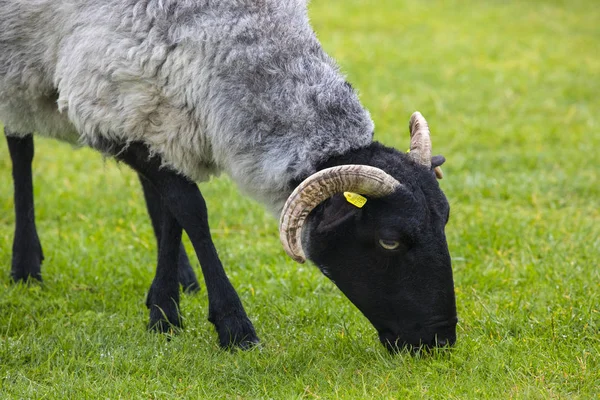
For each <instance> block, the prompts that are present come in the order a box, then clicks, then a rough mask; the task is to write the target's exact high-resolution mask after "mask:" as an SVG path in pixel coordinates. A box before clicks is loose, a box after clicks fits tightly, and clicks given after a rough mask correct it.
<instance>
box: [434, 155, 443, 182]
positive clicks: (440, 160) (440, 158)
mask: <svg viewBox="0 0 600 400" xmlns="http://www.w3.org/2000/svg"><path fill="white" fill-rule="evenodd" d="M445 162H446V158H445V157H444V156H433V157H431V169H433V172H434V173H435V177H436V178H438V179H442V178H443V177H444V173H443V172H442V169H441V168H440V165H442V164H443V163H445Z"/></svg>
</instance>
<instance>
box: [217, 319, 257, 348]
mask: <svg viewBox="0 0 600 400" xmlns="http://www.w3.org/2000/svg"><path fill="white" fill-rule="evenodd" d="M214 324H215V328H216V329H217V333H218V335H219V345H220V346H221V347H222V348H224V349H235V348H240V349H242V350H249V349H251V348H253V347H255V346H256V345H257V344H258V343H259V339H258V336H256V332H255V331H254V326H252V322H250V320H249V319H248V317H246V316H231V317H225V318H222V319H220V320H219V321H217V322H215V323H214Z"/></svg>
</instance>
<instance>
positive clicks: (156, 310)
mask: <svg viewBox="0 0 600 400" xmlns="http://www.w3.org/2000/svg"><path fill="white" fill-rule="evenodd" d="M169 308H171V309H169ZM182 328H183V323H182V322H181V316H180V314H179V311H178V310H177V307H167V308H166V309H165V308H161V307H159V306H157V305H152V306H150V322H149V323H148V330H150V331H153V332H158V333H171V334H173V333H177V332H178V331H180V330H181V329H182Z"/></svg>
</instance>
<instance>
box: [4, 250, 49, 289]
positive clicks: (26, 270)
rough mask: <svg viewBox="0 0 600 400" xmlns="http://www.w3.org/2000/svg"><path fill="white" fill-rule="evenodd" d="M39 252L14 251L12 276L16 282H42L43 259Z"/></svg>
mask: <svg viewBox="0 0 600 400" xmlns="http://www.w3.org/2000/svg"><path fill="white" fill-rule="evenodd" d="M43 260H44V256H43V255H42V254H41V250H40V251H39V252H26V251H14V252H13V259H12V268H11V272H10V276H11V277H12V279H13V280H14V281H15V282H35V281H38V282H41V281H42V261H43Z"/></svg>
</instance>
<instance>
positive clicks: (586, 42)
mask: <svg viewBox="0 0 600 400" xmlns="http://www.w3.org/2000/svg"><path fill="white" fill-rule="evenodd" d="M310 14H311V18H312V22H313V25H314V28H315V30H316V31H317V33H318V35H319V38H320V40H321V41H322V43H323V45H324V47H325V48H326V49H327V51H328V52H329V53H330V54H331V55H332V56H334V57H335V58H336V59H337V60H338V61H339V63H340V64H341V66H342V69H343V71H344V72H345V73H346V74H347V75H348V79H349V81H351V82H352V84H353V86H354V87H356V88H358V89H359V91H360V94H361V99H362V101H363V103H364V104H365V105H366V106H367V107H368V108H369V110H370V111H371V113H372V116H373V119H374V120H375V123H376V125H377V128H376V139H377V140H380V141H382V142H384V143H386V144H388V145H393V146H395V147H398V148H400V149H404V148H406V147H407V146H408V132H407V120H408V117H409V116H410V114H411V113H412V111H414V110H417V109H418V110H420V111H421V112H422V113H423V114H424V115H425V117H426V118H427V119H428V121H429V123H430V127H431V130H432V138H433V145H434V153H441V154H443V155H445V156H446V158H447V160H448V161H447V162H446V164H445V165H444V172H445V178H444V180H443V181H441V185H442V187H443V189H444V191H445V193H446V195H447V197H448V199H449V201H450V203H451V207H452V212H451V218H450V222H449V224H448V227H447V236H448V242H449V245H450V250H451V253H452V258H453V267H454V276H455V284H456V295H457V306H458V313H459V318H460V322H459V326H458V332H457V333H458V340H457V343H456V346H455V347H454V348H453V349H451V350H441V351H436V352H434V353H433V354H420V355H416V356H413V355H409V354H398V355H396V356H391V355H389V354H388V353H387V352H386V350H385V349H384V348H383V347H382V346H381V345H380V344H379V343H378V341H377V338H376V332H375V330H374V329H373V328H372V326H371V325H370V324H369V322H368V321H367V320H366V319H365V318H364V317H363V316H362V315H361V314H360V313H359V312H358V311H357V310H356V308H354V306H353V305H352V304H351V303H350V302H349V301H348V300H347V299H346V298H345V297H343V295H342V294H341V292H339V290H337V288H335V287H334V286H333V284H332V283H330V282H329V281H328V280H327V279H326V278H325V277H323V276H322V275H321V274H320V273H319V271H318V270H317V269H316V268H315V267H314V266H311V265H302V266H300V265H298V264H295V263H294V262H293V261H292V260H291V259H289V258H288V257H287V256H286V255H285V253H284V252H283V250H282V248H281V245H280V244H279V241H278V233H277V221H276V220H275V219H274V218H273V217H271V216H270V215H269V214H267V213H266V212H265V211H264V210H263V209H262V207H261V206H260V205H259V204H257V203H255V202H253V201H251V200H249V199H247V198H245V197H244V196H242V195H241V194H240V193H239V192H238V191H237V189H236V188H235V186H234V185H233V184H232V183H231V181H230V180H228V179H227V178H226V177H221V178H218V179H213V180H212V181H211V182H209V183H202V184H201V190H202V191H203V193H204V195H205V197H206V200H207V203H208V207H209V214H210V218H211V220H210V223H211V227H212V233H213V238H214V240H215V242H216V245H217V248H218V249H219V251H220V255H221V258H222V260H223V263H224V265H225V268H226V270H227V271H228V274H229V276H230V278H231V280H232V282H233V284H234V286H235V287H236V288H237V289H238V292H239V294H240V296H241V298H242V301H243V302H244V305H245V307H246V310H247V312H248V314H249V316H250V317H251V319H252V321H253V322H254V325H255V327H256V329H257V332H258V335H259V336H260V338H261V340H262V345H261V346H260V347H259V348H257V349H254V350H252V351H248V352H240V351H238V352H234V353H230V352H227V351H222V350H220V349H219V347H218V345H217V340H216V334H215V332H214V329H213V328H212V326H211V325H210V323H209V322H208V321H207V320H206V317H207V308H208V305H207V299H206V291H205V290H203V291H201V292H200V293H199V294H198V295H194V296H183V297H182V303H181V308H182V312H183V314H184V318H185V319H184V323H185V326H186V327H185V330H184V332H183V333H182V334H180V335H178V336H176V337H174V338H172V339H171V340H167V338H166V337H164V336H160V335H157V334H151V333H148V332H146V330H145V324H146V323H147V317H148V315H147V310H146V308H145V306H144V299H145V294H146V290H147V289H148V287H149V285H150V282H151V279H152V277H153V270H154V261H155V251H156V247H155V241H154V237H153V234H152V230H151V226H150V223H149V220H148V217H147V215H146V211H145V208H144V203H143V199H142V193H141V189H140V187H139V184H138V182H137V178H136V176H135V175H134V174H133V173H132V172H131V171H130V170H129V169H128V168H127V167H125V166H121V165H117V164H116V163H115V162H113V161H112V160H104V159H102V158H101V157H100V156H99V155H98V154H96V153H94V152H92V151H90V150H87V149H79V150H73V149H72V148H71V147H70V146H68V145H65V144H63V143H58V142H55V141H51V140H44V139H39V138H38V139H37V141H36V158H35V164H34V170H35V171H34V174H35V176H34V181H35V192H36V207H37V210H36V211H37V220H38V228H39V232H40V236H41V240H42V245H43V247H44V252H45V255H46V260H45V262H44V265H43V275H44V279H45V283H44V284H43V285H41V286H40V285H29V286H24V285H15V284H13V283H12V282H11V280H10V274H9V272H10V254H11V243H12V235H13V222H14V217H13V200H12V183H11V177H10V171H11V166H10V160H9V157H8V151H7V148H6V143H5V141H4V140H0V266H1V269H0V398H3V399H4V398H15V399H20V398H111V399H114V398H146V399H147V398H158V399H167V398H193V399H197V398H211V399H212V398H233V399H238V398H239V399H254V398H274V399H289V398H322V399H330V398H382V399H410V398H415V399H421V398H439V399H450V398H459V399H464V398H477V399H479V398H495V399H507V398H528V399H529V398H534V399H535V398H543V399H546V398H582V399H589V398H595V397H597V396H598V395H599V393H600V389H599V388H600V354H599V353H600V268H599V260H600V210H599V203H600V160H599V158H598V151H599V150H600V54H599V50H600V23H598V21H600V7H598V5H597V4H596V2H594V1H583V0H581V1H577V0H573V1H569V2H565V1H558V0H557V1H528V2H517V1H493V0H488V1H427V2H419V1H401V0H379V1H377V2H369V1H359V0H335V1H334V0H313V1H312V2H311V4H310ZM186 244H187V245H188V248H189V249H191V247H190V246H189V243H188V242H186ZM195 266H196V267H197V269H196V270H197V272H198V274H199V275H201V274H200V270H199V267H198V265H197V262H195Z"/></svg>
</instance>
